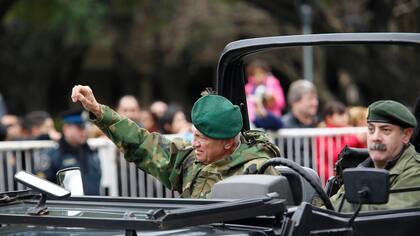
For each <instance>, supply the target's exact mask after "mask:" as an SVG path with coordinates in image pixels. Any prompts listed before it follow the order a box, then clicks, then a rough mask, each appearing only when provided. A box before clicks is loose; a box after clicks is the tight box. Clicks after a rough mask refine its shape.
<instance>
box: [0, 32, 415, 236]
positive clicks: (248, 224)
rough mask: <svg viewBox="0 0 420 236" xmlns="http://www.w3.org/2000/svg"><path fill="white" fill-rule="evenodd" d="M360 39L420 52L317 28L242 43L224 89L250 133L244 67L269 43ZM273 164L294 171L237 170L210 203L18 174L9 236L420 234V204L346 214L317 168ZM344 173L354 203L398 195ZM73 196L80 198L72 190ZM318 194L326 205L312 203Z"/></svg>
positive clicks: (223, 60)
mask: <svg viewBox="0 0 420 236" xmlns="http://www.w3.org/2000/svg"><path fill="white" fill-rule="evenodd" d="M355 44H363V45H371V44H380V45H390V44H391V45H402V46H404V47H409V48H414V50H418V48H419V46H420V34H416V33H349V34H319V35H316V34H314V35H298V36H279V37H268V38H255V39H248V40H241V41H236V42H232V43H230V44H228V45H227V46H226V47H225V49H224V51H223V53H222V54H221V57H220V60H219V65H218V71H217V92H218V94H220V95H222V96H225V97H227V98H228V99H230V100H231V101H232V102H233V103H234V104H238V105H240V106H241V107H242V115H243V118H244V130H248V129H249V121H248V114H247V107H246V96H245V91H244V85H245V74H244V67H243V66H244V58H245V57H246V56H248V55H251V54H254V53H256V52H260V51H266V50H269V49H279V48H294V47H302V46H315V45H326V46H334V45H355ZM359 156H360V155H359ZM270 165H275V166H283V167H279V168H284V169H281V171H282V173H284V175H283V176H264V175H246V176H234V177H232V178H229V179H227V180H224V181H222V182H219V183H218V184H217V185H215V188H214V189H213V192H212V199H208V200H202V199H151V198H149V199H146V198H124V197H103V196H102V197H101V196H78V195H81V192H80V191H79V192H74V191H73V189H72V188H74V186H76V187H77V186H81V185H80V183H79V184H78V183H77V182H76V184H75V183H74V182H73V184H72V181H73V180H71V181H66V180H65V178H64V179H61V181H60V184H61V185H63V186H64V187H65V188H62V187H61V186H59V185H55V184H53V183H50V182H47V181H44V180H41V179H39V178H37V177H36V176H33V175H31V174H29V173H25V172H18V173H17V174H16V175H15V179H16V181H18V182H19V183H21V184H23V185H25V186H26V187H27V190H23V191H16V192H5V193H1V194H0V224H1V227H0V235H123V234H124V235H290V236H291V235H297V236H300V235H416V234H418V232H419V231H418V229H419V226H418V222H420V208H410V209H395V210H382V211H375V212H355V213H340V212H337V211H336V210H335V209H333V206H332V205H331V202H329V198H328V195H327V194H326V193H325V192H324V190H323V189H322V188H321V185H320V181H319V178H318V176H316V173H315V172H314V171H311V170H310V169H308V168H303V167H301V166H299V165H298V164H296V163H294V162H292V161H290V160H288V159H285V158H273V159H271V160H269V161H268V162H267V163H266V164H265V165H264V166H263V168H266V167H268V166H270ZM284 166H286V167H284ZM263 168H262V169H263ZM74 171H75V170H68V171H63V172H61V174H63V173H64V175H66V173H74ZM76 171H77V170H76ZM260 172H263V170H260ZM69 176H71V175H69ZM76 176H77V174H76ZM343 178H344V182H345V183H346V186H347V188H346V198H347V199H348V201H350V202H353V203H357V204H367V203H369V204H380V203H384V202H386V201H387V199H388V195H389V194H392V193H389V189H387V187H385V186H388V182H387V181H388V175H387V172H386V171H381V170H360V169H358V168H347V169H345V170H343ZM76 181H78V180H76ZM66 182H67V183H66ZM71 185H73V187H69V186H71ZM232 186H233V187H232ZM419 187H420V186H419ZM66 189H67V190H66ZM410 191H418V190H416V189H411V190H410ZM72 193H75V194H73V195H72V196H70V194H72ZM314 196H317V197H318V198H319V199H320V200H321V201H322V202H323V204H324V207H316V206H314V205H312V204H311V201H312V199H313V197H314ZM419 196H420V192H419Z"/></svg>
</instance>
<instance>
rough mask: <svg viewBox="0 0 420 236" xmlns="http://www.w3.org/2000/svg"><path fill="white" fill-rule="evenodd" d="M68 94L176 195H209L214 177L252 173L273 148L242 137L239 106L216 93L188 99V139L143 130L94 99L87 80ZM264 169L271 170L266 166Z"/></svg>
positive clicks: (274, 153)
mask: <svg viewBox="0 0 420 236" xmlns="http://www.w3.org/2000/svg"><path fill="white" fill-rule="evenodd" d="M71 97H72V100H73V102H78V101H79V102H81V103H82V105H83V107H84V108H85V109H86V110H87V111H89V112H90V114H91V118H93V119H94V122H95V124H96V125H97V126H98V127H100V128H101V129H102V131H103V132H104V133H105V134H106V135H107V136H108V137H109V138H110V139H111V140H112V141H113V142H114V143H115V144H116V145H117V146H118V147H119V149H120V150H121V151H123V152H124V158H125V159H126V160H128V161H130V162H134V163H135V164H136V165H137V167H138V168H140V169H142V170H143V171H146V172H147V173H149V174H151V175H153V176H155V177H156V178H158V179H159V180H160V181H161V182H162V183H163V184H164V185H165V186H166V187H168V188H170V189H172V190H176V191H178V192H179V193H181V197H189V198H207V197H210V194H211V190H212V187H213V185H214V184H215V183H217V182H218V181H220V180H222V179H225V178H228V177H229V176H233V175H240V174H246V173H248V174H250V173H256V172H257V171H258V169H259V168H260V167H261V165H262V164H263V163H264V162H265V161H267V160H268V159H269V158H271V157H273V156H277V155H278V153H279V151H278V148H277V147H276V146H274V145H273V144H271V143H270V142H269V141H268V139H264V140H263V141H262V142H260V143H256V142H247V141H245V140H247V136H246V134H244V136H242V135H241V129H242V124H243V121H242V114H241V111H240V108H239V107H238V106H236V105H233V104H232V103H231V102H230V101H229V100H228V99H226V98H224V97H222V96H218V95H205V96H203V97H201V98H199V99H198V100H197V101H196V102H195V103H194V106H193V108H192V112H191V120H192V122H193V124H194V127H195V128H194V131H193V132H194V141H193V142H192V143H190V142H181V141H182V140H180V139H176V140H174V141H171V140H169V139H167V138H165V137H164V136H162V135H160V134H158V133H149V132H148V131H147V130H146V129H144V128H140V127H139V126H137V125H135V123H134V122H133V121H130V120H128V119H127V118H125V117H122V116H120V115H118V113H116V112H114V111H113V110H111V109H110V108H109V107H108V106H105V105H101V104H99V103H98V102H97V101H96V99H95V97H94V95H93V92H92V90H91V89H90V88H89V87H88V86H81V85H78V86H75V87H73V91H72V96H71ZM216 107H217V109H215V108H216ZM263 137H265V136H264V135H261V137H258V138H263ZM248 138H249V137H248ZM254 138H255V137H254ZM255 139H257V138H255ZM255 139H254V141H255ZM257 140H258V139H257ZM191 144H192V146H191ZM268 146H269V148H268ZM274 150H275V151H274ZM265 173H267V174H273V175H277V172H276V170H275V169H274V168H272V167H270V168H268V169H267V170H266V172H265Z"/></svg>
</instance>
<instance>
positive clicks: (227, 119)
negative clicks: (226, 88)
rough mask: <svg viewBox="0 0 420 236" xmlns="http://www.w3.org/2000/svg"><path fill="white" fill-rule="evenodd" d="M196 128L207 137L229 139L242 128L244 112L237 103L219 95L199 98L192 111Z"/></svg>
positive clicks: (192, 118)
mask: <svg viewBox="0 0 420 236" xmlns="http://www.w3.org/2000/svg"><path fill="white" fill-rule="evenodd" d="M191 120H192V123H193V124H194V126H195V128H197V129H198V130H199V131H200V132H201V133H203V134H204V135H206V136H207V137H210V138H214V139H229V138H232V137H234V136H235V135H237V134H238V133H239V132H240V131H241V129H242V114H241V111H240V109H239V107H238V106H237V105H233V104H232V103H231V102H230V101H229V100H228V99H226V98H224V97H222V96H218V95H206V96H203V97H201V98H200V99H198V100H197V101H196V102H195V103H194V106H193V108H192V111H191Z"/></svg>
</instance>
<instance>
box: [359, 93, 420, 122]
mask: <svg viewBox="0 0 420 236" xmlns="http://www.w3.org/2000/svg"><path fill="white" fill-rule="evenodd" d="M367 121H368V122H384V123H390V124H394V125H398V126H401V127H403V128H408V127H415V126H417V121H416V118H415V117H414V115H413V114H412V113H411V112H410V111H409V110H408V109H407V107H405V106H404V105H402V104H401V103H399V102H396V101H392V100H380V101H377V102H374V103H372V104H371V105H370V106H369V107H368V117H367Z"/></svg>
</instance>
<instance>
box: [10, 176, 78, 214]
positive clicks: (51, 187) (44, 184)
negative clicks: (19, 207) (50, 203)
mask: <svg viewBox="0 0 420 236" xmlns="http://www.w3.org/2000/svg"><path fill="white" fill-rule="evenodd" d="M14 178H15V180H16V181H17V182H19V183H21V184H23V185H25V186H26V187H29V188H31V189H33V190H35V191H37V192H40V193H41V199H40V200H39V202H38V204H37V205H36V206H35V207H30V208H28V210H27V213H28V214H29V215H45V214H48V207H46V206H45V202H46V201H47V196H48V197H50V198H53V199H60V198H65V197H68V196H69V195H70V192H69V191H67V190H66V189H64V188H62V187H60V186H58V185H56V184H54V183H51V182H50V181H47V180H45V179H42V178H39V177H38V176H36V175H33V174H30V173H27V172H25V171H23V170H22V171H19V172H18V173H16V174H15V177H14Z"/></svg>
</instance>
